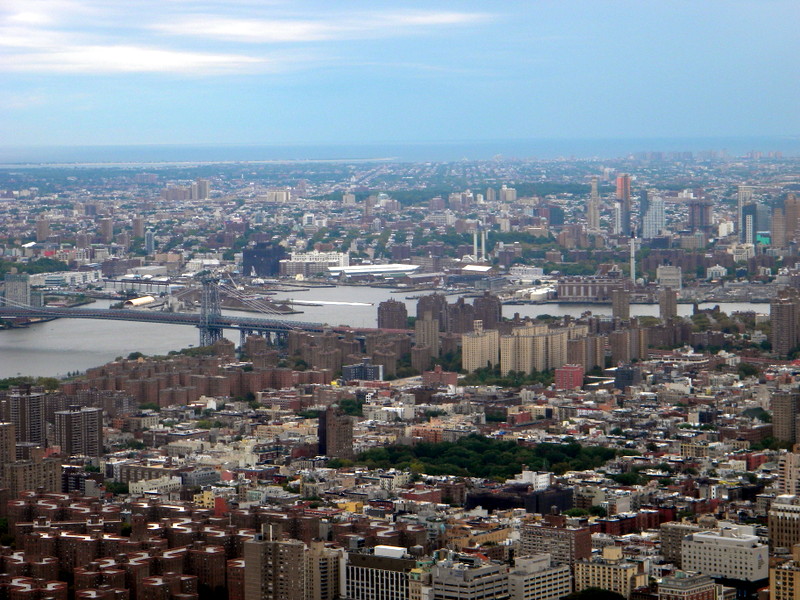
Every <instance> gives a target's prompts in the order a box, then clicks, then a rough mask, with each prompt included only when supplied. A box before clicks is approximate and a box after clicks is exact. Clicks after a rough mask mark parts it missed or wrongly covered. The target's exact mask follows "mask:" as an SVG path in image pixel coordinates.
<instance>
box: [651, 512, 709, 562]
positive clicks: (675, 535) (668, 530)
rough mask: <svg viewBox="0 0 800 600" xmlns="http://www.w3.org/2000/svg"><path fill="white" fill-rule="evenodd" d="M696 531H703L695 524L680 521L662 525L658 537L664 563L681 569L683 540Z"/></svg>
mask: <svg viewBox="0 0 800 600" xmlns="http://www.w3.org/2000/svg"><path fill="white" fill-rule="evenodd" d="M698 531H703V528H702V527H700V525H697V524H696V523H688V522H682V521H669V522H667V523H662V524H661V532H660V535H659V537H660V539H661V555H662V556H663V557H664V561H665V562H668V563H672V564H673V565H675V566H676V567H678V568H681V566H682V562H681V552H682V544H683V538H684V537H686V536H687V535H689V534H690V533H696V532H698Z"/></svg>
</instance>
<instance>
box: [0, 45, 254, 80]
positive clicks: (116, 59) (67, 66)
mask: <svg viewBox="0 0 800 600" xmlns="http://www.w3.org/2000/svg"><path fill="white" fill-rule="evenodd" d="M10 58H11V60H10V61H8V62H7V63H6V70H10V71H39V72H41V71H47V72H53V71H55V72H65V73H137V72H138V73H170V72H178V73H185V74H224V73H226V72H230V71H241V70H242V69H244V68H256V67H268V63H267V61H266V60H264V59H261V58H256V57H250V56H242V55H236V54H210V53H202V52H181V51H176V50H162V49H156V48H145V47H137V46H71V47H65V48H56V49H52V50H50V51H47V52H31V53H26V54H17V55H12V56H11V57H10Z"/></svg>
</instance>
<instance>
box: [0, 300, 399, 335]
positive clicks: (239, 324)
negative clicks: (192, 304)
mask: <svg viewBox="0 0 800 600" xmlns="http://www.w3.org/2000/svg"><path fill="white" fill-rule="evenodd" d="M13 317H44V318H49V317H56V318H59V319H63V318H66V319H101V320H106V321H139V322H140V323H166V324H169V325H192V326H194V327H201V325H202V324H203V323H202V315H201V314H200V313H180V312H177V313H171V312H160V311H149V310H126V309H116V308H94V309H93V308H54V307H42V308H34V307H30V308H29V307H13V306H0V319H3V318H6V319H8V318H13ZM209 325H210V326H211V327H212V328H221V329H238V330H239V331H245V332H248V331H256V332H270V333H278V334H285V333H286V332H288V331H290V330H293V329H295V330H301V331H310V332H317V333H321V332H323V331H333V332H335V333H346V332H353V333H357V334H362V335H365V334H368V333H378V332H380V333H399V334H404V335H408V334H409V333H410V330H408V329H377V328H372V327H349V326H347V325H334V326H331V325H327V324H324V323H309V322H306V321H284V320H281V319H264V318H259V317H238V316H237V317H232V316H228V315H220V316H219V317H217V318H216V319H215V320H214V322H213V323H209Z"/></svg>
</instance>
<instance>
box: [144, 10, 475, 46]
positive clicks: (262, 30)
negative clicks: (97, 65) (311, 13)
mask: <svg viewBox="0 0 800 600" xmlns="http://www.w3.org/2000/svg"><path fill="white" fill-rule="evenodd" d="M489 18H490V17H489V16H488V15H486V14H483V13H465V12H436V11H411V12H402V13H384V14H380V13H370V14H349V15H340V16H337V17H333V18H331V19H302V18H284V19H258V18H250V19H237V18H230V17H221V16H214V15H206V16H195V17H190V18H184V19H179V20H174V21H170V22H168V23H159V24H156V25H153V26H152V27H153V29H154V30H156V31H160V32H162V33H167V34H170V35H178V36H188V37H202V38H206V39H209V38H210V39H215V40H221V41H229V42H246V43H260V44H271V43H304V42H322V41H332V40H348V39H364V38H376V37H392V36H397V35H409V34H414V33H419V32H420V29H421V28H429V27H442V26H454V25H466V24H472V23H478V22H483V21H486V20H487V19H489Z"/></svg>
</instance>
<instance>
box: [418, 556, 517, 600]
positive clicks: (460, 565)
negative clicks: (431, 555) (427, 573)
mask: <svg viewBox="0 0 800 600" xmlns="http://www.w3.org/2000/svg"><path fill="white" fill-rule="evenodd" d="M431 586H432V587H433V600H484V599H488V598H491V599H492V600H506V599H507V598H508V597H509V595H508V567H507V566H506V565H504V564H500V563H495V562H489V561H486V560H484V559H483V558H482V557H480V556H475V555H466V554H456V555H451V556H450V557H449V558H447V559H445V560H442V561H439V562H437V563H436V564H435V565H433V567H431Z"/></svg>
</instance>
